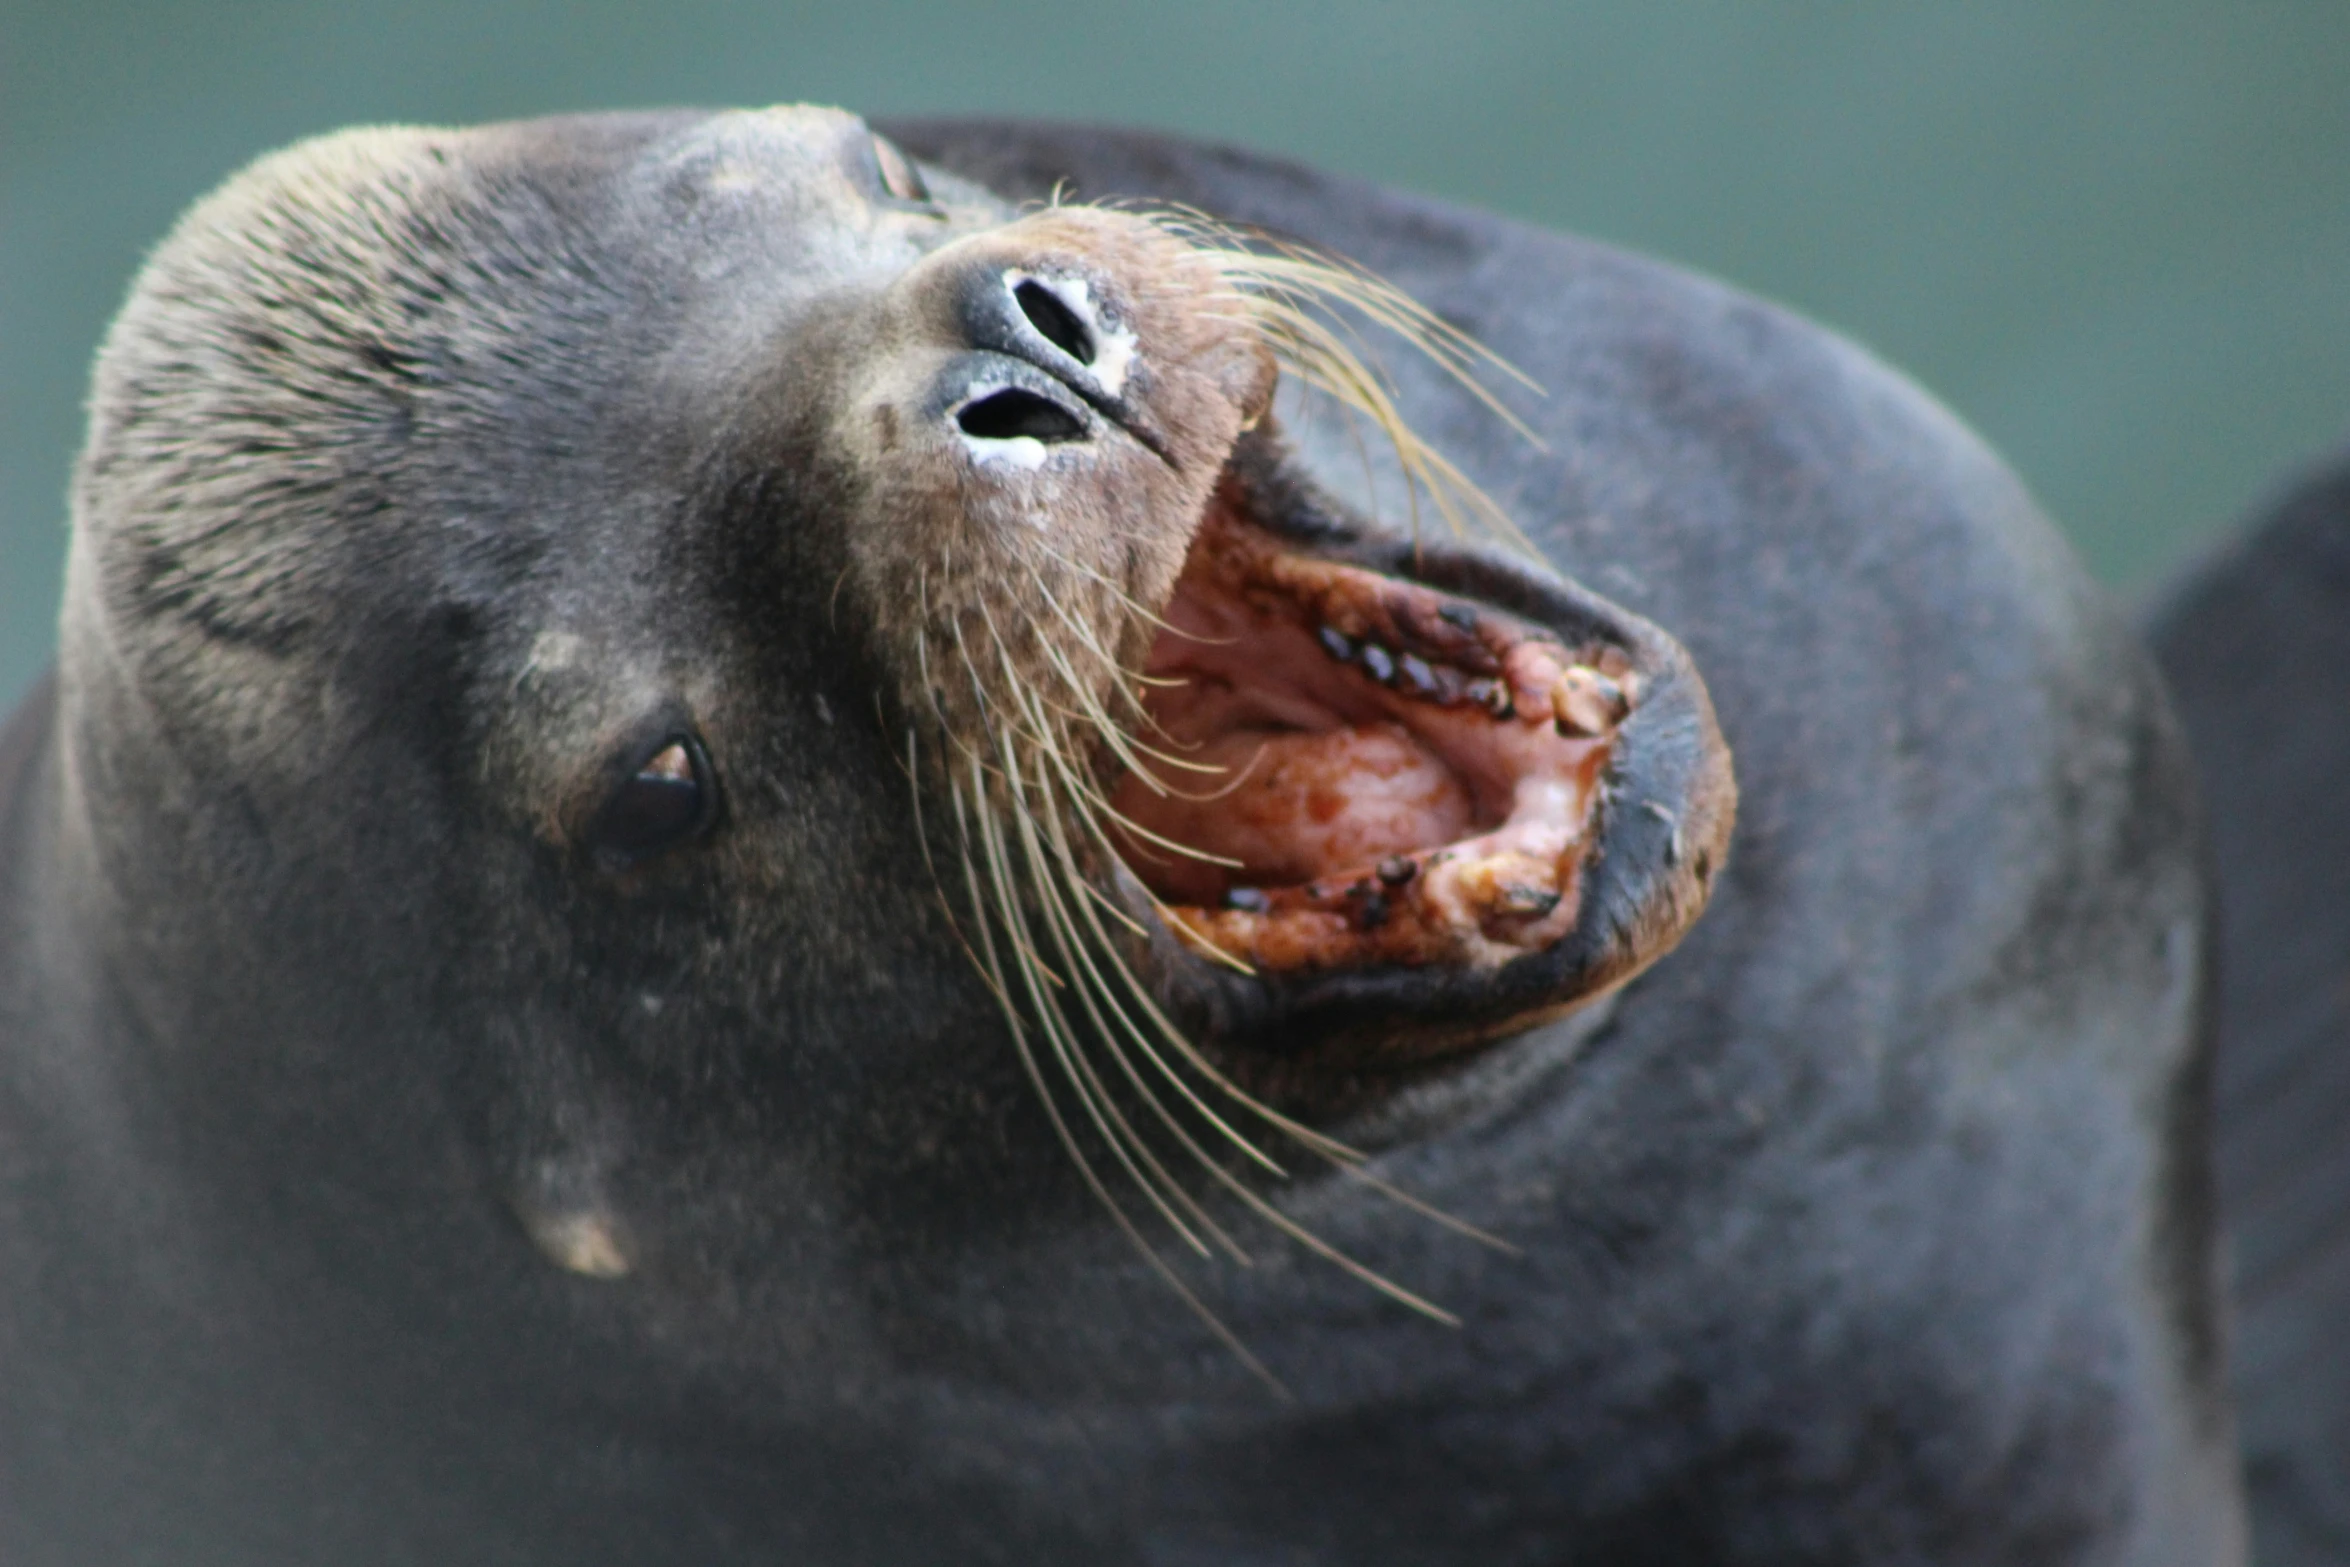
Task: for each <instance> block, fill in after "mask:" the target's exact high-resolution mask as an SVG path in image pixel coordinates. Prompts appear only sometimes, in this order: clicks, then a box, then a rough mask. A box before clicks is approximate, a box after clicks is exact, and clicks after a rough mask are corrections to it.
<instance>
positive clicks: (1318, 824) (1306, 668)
mask: <svg viewBox="0 0 2350 1567" xmlns="http://www.w3.org/2000/svg"><path fill="white" fill-rule="evenodd" d="M1162 619H1163V621H1164V625H1163V627H1162V629H1161V630H1160V631H1159V633H1158V636H1157V638H1156V640H1155V642H1154V644H1153V646H1152V648H1151V651H1150V655H1149V658H1148V662H1147V664H1146V667H1145V675H1146V681H1145V684H1144V687H1143V690H1144V697H1143V704H1144V707H1145V709H1146V711H1147V714H1148V722H1147V724H1145V725H1144V726H1143V733H1142V734H1141V735H1140V736H1138V739H1139V740H1140V741H1141V742H1142V746H1141V747H1138V750H1141V751H1142V760H1141V762H1140V763H1139V765H1138V766H1137V767H1136V768H1134V769H1132V770H1130V771H1128V772H1126V773H1124V774H1123V775H1122V776H1120V777H1119V778H1118V780H1117V781H1116V783H1115V784H1114V786H1113V789H1112V792H1111V804H1112V806H1113V807H1114V809H1115V810H1116V812H1117V813H1118V816H1119V817H1122V818H1123V823H1122V824H1121V825H1119V826H1118V827H1117V828H1116V831H1117V832H1118V833H1119V835H1120V839H1121V848H1122V851H1123V853H1124V856H1125V859H1126V862H1127V865H1128V867H1129V868H1130V869H1131V870H1132V871H1133V873H1134V875H1135V876H1136V877H1137V878H1138V879H1139V880H1140V881H1141V882H1142V883H1143V885H1144V886H1145V887H1147V888H1148V889H1149V890H1150V891H1151V893H1152V894H1153V895H1154V896H1155V897H1156V898H1157V899H1158V900H1160V903H1161V905H1162V912H1163V914H1164V915H1165V917H1166V918H1167V920H1168V923H1169V924H1170V926H1171V927H1173V928H1174V929H1175V931H1176V932H1177V934H1178V935H1180V936H1181V937H1183V938H1184V939H1186V940H1187V941H1188V942H1190V943H1191V944H1192V945H1193V946H1195V947H1198V948H1202V949H1211V950H1212V951H1214V952H1217V953H1221V954H1222V955H1223V956H1225V957H1227V958H1230V959H1233V960H1237V961H1238V962H1240V963H1243V964H1245V965H1247V966H1248V967H1250V968H1253V969H1256V970H1258V971H1260V972H1272V973H1302V972H1309V971H1322V972H1327V971H1331V970H1340V969H1352V968H1362V967H1370V966H1374V965H1398V966H1424V965H1431V964H1453V965H1460V964H1465V965H1469V966H1472V967H1495V966H1498V965H1500V964H1502V963H1506V962H1508V961H1509V960H1511V959H1513V958H1516V957H1520V956H1523V955H1525V954H1527V953H1530V952H1535V951H1540V950H1542V949H1544V948H1547V947H1550V946H1553V945H1555V944H1556V943H1558V942H1559V941H1560V940H1562V939H1563V938H1564V937H1566V936H1567V935H1568V934H1569V933H1570V932H1571V931H1572V930H1573V929H1574V927H1575V923H1576V918H1577V913H1578V909H1579V905H1580V897H1579V893H1580V890H1581V882H1582V871H1583V867H1584V864H1585V861H1586V859H1587V857H1588V855H1589V853H1590V850H1591V847H1592V843H1593V840H1594V834H1595V830H1596V823H1595V816H1596V813H1597V808H1598V805H1599V801H1600V796H1601V786H1602V780H1603V778H1604V777H1605V776H1606V774H1607V771H1608V764H1609V761H1610V758H1611V756H1612V755H1613V753H1614V751H1615V748H1616V743H1617V732H1618V730H1619V728H1620V726H1621V725H1622V724H1623V722H1624V721H1625V719H1626V718H1627V717H1628V716H1629V714H1630V712H1631V710H1632V707H1633V705H1634V704H1635V703H1636V702H1637V701H1638V700H1639V691H1638V685H1637V681H1636V678H1635V675H1634V671H1633V668H1632V662H1631V659H1630V658H1629V656H1628V655H1627V654H1626V653H1625V651H1624V650H1623V649H1621V648H1618V647H1616V646H1613V645H1611V644H1605V643H1599V644H1593V645H1589V646H1569V645H1567V644H1566V643H1564V642H1562V641H1561V640H1560V639H1559V638H1558V637H1557V636H1556V635H1554V634H1553V633H1551V632H1549V631H1547V630H1545V629H1543V628H1541V627H1539V626H1536V625H1534V624H1532V623H1530V622H1528V621H1526V620H1523V619H1521V618H1519V617H1517V616H1514V615H1512V614H1510V613H1508V612H1506V611H1504V610H1501V609H1498V608H1495V607H1493V606H1491V605H1488V604H1483V603H1479V602H1477V601H1474V600H1470V599H1465V598H1460V597H1456V596H1454V595H1451V594H1448V593H1445V592H1441V591H1438V590H1436V589H1434V588H1431V587H1427V586H1423V585H1421V584H1419V583H1416V582H1413V581H1410V580H1408V579H1406V578H1404V577H1401V576H1396V575H1389V574H1385V573H1382V572H1378V571H1373V570H1369V569H1366V568H1364V567H1361V566H1355V565H1350V564H1346V563H1343V562H1340V561H1336V560H1332V559H1329V558H1326V557H1323V556H1320V555H1313V554H1307V553H1302V552H1300V551H1299V550H1298V549H1296V548H1295V547H1293V546H1292V545H1290V544H1288V543H1286V542H1285V541H1284V540H1283V539H1282V538H1280V537H1279V536H1277V535H1276V534H1275V533H1274V532H1273V531H1272V530H1271V529H1269V528H1267V527H1265V526H1264V525H1262V524H1261V523H1259V522H1257V521H1256V520H1255V519H1254V518H1253V517H1252V516H1251V515H1250V513H1249V510H1248V507H1247V505H1246V503H1245V499H1244V494H1243V491H1242V490H1241V488H1240V487H1239V486H1237V485H1235V484H1233V483H1232V482H1230V481H1229V480H1228V481H1227V482H1226V483H1225V484H1224V485H1223V486H1221V487H1220V488H1219V490H1218V493H1217V496H1216V499H1215V500H1214V501H1213V502H1212V503H1211V505H1210V507H1209V509H1208V512H1207V515H1206V517H1205V518H1204V520H1203V522H1202V524H1201V526H1200V529H1199V532H1198V534H1197V536H1196V537H1195V538H1194V540H1193V543H1192V546H1191V551H1190V555H1189V557H1188V559H1187V562H1186V564H1185V567H1184V571H1183V574H1182V576H1181V578H1180V580H1179V582H1178V584H1177V586H1176V589H1175V593H1174V596H1173V598H1172V600H1171V601H1170V602H1169V604H1168V605H1167V607H1166V609H1165V610H1164V611H1163V613H1162ZM1143 748H1148V749H1147V750H1144V749H1143Z"/></svg>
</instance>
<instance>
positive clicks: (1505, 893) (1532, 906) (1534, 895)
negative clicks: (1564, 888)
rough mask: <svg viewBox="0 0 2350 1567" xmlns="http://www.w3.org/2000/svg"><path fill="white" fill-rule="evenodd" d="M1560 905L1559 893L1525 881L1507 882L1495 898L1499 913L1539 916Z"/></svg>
mask: <svg viewBox="0 0 2350 1567" xmlns="http://www.w3.org/2000/svg"><path fill="white" fill-rule="evenodd" d="M1558 906H1559V895H1558V894H1557V893H1555V892H1553V891H1551V890H1550V889H1549V888H1548V887H1529V886H1527V885H1526V884H1525V883H1524V882H1515V881H1513V882H1505V883H1503V885H1502V887H1501V892H1500V896H1499V897H1497V898H1495V899H1494V900H1493V908H1494V912H1495V913H1497V914H1531V915H1534V916H1536V917H1537V918H1539V917H1540V916H1542V915H1545V914H1548V913H1549V912H1550V911H1551V910H1552V909H1555V908H1557V907H1558Z"/></svg>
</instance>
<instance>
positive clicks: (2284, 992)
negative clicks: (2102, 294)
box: [2149, 452, 2350, 1567]
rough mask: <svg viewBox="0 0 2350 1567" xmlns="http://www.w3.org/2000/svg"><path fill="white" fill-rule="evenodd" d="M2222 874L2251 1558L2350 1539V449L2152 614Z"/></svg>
mask: <svg viewBox="0 0 2350 1567" xmlns="http://www.w3.org/2000/svg"><path fill="white" fill-rule="evenodd" d="M2149 630H2150V632H2151V634H2152V640H2153V643H2154V649H2155V655H2156V657H2157V658H2158V659H2159V660H2160V661H2161V663H2162V667H2163V671H2164V673H2165V674H2167V675H2168V676H2169V677H2170V682H2171V686H2172V689H2173V690H2174V691H2176V692H2177V694H2178V706H2179V713H2180V717H2181V718H2182V720H2183V721H2184V722H2185V724H2186V728H2187V736H2188V739H2189V741H2190V743H2191V744H2192V745H2193V747H2194V751H2195V756H2196V760H2197V762H2198V763H2199V764H2200V770H2201V775H2202V780H2203V798H2204V802H2205V808H2206V811H2207V813H2208V815H2209V818H2210V824H2211V827H2210V832H2211V859H2212V864H2213V866H2214V867H2215V870H2216V874H2217V880H2218V888H2219V914H2220V919H2219V937H2220V962H2219V975H2220V984H2219V987H2218V999H2219V1049H2218V1057H2217V1063H2216V1069H2215V1074H2214V1076H2215V1081H2216V1094H2215V1098H2216V1108H2215V1114H2214V1118H2213V1120H2214V1126H2215V1129H2216V1133H2217V1146H2218V1176H2219V1195H2220V1209H2221V1213H2222V1215H2223V1216H2224V1218H2225V1221H2226V1229H2227V1232H2228V1238H2229V1240H2230V1242H2231V1245H2232V1248H2233V1252H2234V1288H2233V1289H2232V1291H2231V1292H2230V1294H2231V1299H2232V1302H2233V1304H2234V1307H2235V1343H2236V1352H2235V1356H2234V1368H2235V1370H2234V1386H2235V1392H2236V1404H2237V1408H2238V1411H2239V1424H2240V1429H2241V1431H2242V1433H2243V1450H2244V1471H2245V1480H2246V1486H2247V1490H2248V1493H2249V1497H2250V1502H2251V1514H2252V1538H2253V1546H2254V1559H2255V1560H2257V1561H2259V1562H2261V1563H2263V1564H2264V1567H2303V1564H2310V1567H2316V1564H2320V1563H2326V1562H2338V1561H2341V1560H2343V1559H2345V1557H2346V1556H2350V1354H2345V1353H2344V1349H2343V1337H2342V1327H2343V1324H2344V1323H2345V1322H2350V1141H2346V1140H2345V1139H2344V1138H2343V1136H2342V1128H2343V1126H2344V1125H2345V1124H2350V1054H2346V1053H2345V1051H2344V1048H2343V1046H2344V1043H2345V1041H2350V452H2343V453H2336V454H2335V455H2334V457H2333V458H2332V459H2331V460H2330V461H2328V462H2324V463H2321V464H2318V465H2316V466H2315V467H2314V468H2312V469H2311V471H2309V472H2308V473H2306V474H2304V475H2302V476H2300V477H2299V479H2298V480H2297V481H2296V482H2294V483H2293V484H2291V485H2290V486H2288V487H2286V488H2285V489H2284V490H2283V491H2282V492H2281V493H2280V494H2279V495H2277V496H2276V497H2275V498H2274V499H2273V500H2272V501H2271V502H2270V503H2269V504H2268V505H2266V506H2264V507H2263V508H2262V509H2261V511H2260V513H2259V514H2258V515H2256V516H2255V517H2254V518H2253V519H2252V521H2251V523H2250V525H2249V526H2248V527H2246V528H2245V529H2244V530H2243V532H2242V534H2241V535H2240V536H2239V537H2237V538H2235V539H2232V540H2230V541H2229V542H2228V543H2226V544H2225V545H2223V546H2222V547H2221V548H2220V549H2218V550H2216V551H2214V552H2213V554H2212V555H2211V557H2210V558H2209V559H2207V560H2203V561H2199V562H2197V563H2196V565H2195V567H2194V569H2193V570H2192V571H2191V572H2189V573H2188V574H2187V575H2186V576H2185V577H2184V578H2183V579H2182V580H2181V581H2180V582H2179V583H2178V584H2177V585H2176V586H2175V587H2174V588H2173V589H2172V590H2171V591H2170V592H2169V593H2167V594H2166V595H2164V597H2163V599H2162V601H2161V602H2160V603H2159V604H2158V606H2157V608H2156V611H2155V613H2154V615H2153V616H2152V618H2151V624H2150V627H2149Z"/></svg>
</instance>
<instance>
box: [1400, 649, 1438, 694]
mask: <svg viewBox="0 0 2350 1567" xmlns="http://www.w3.org/2000/svg"><path fill="white" fill-rule="evenodd" d="M1396 667H1397V668H1398V669H1399V670H1401V671H1402V672H1403V683H1404V684H1405V685H1407V686H1409V687H1410V688H1411V689H1412V691H1413V693H1414V694H1415V695H1418V696H1434V695H1435V694H1436V672H1435V671H1434V670H1432V669H1430V668H1429V667H1428V664H1427V661H1426V660H1425V659H1422V658H1420V657H1418V656H1416V655H1414V654H1411V653H1406V654H1405V655H1404V656H1403V657H1402V658H1401V659H1399V660H1398V661H1397V663H1396Z"/></svg>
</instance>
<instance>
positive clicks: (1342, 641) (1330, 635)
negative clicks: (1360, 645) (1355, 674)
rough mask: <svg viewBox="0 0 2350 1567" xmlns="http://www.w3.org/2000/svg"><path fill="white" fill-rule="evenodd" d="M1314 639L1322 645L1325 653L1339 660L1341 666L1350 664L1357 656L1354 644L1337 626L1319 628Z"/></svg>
mask: <svg viewBox="0 0 2350 1567" xmlns="http://www.w3.org/2000/svg"><path fill="white" fill-rule="evenodd" d="M1314 638H1315V640H1316V641H1318V642H1320V643H1321V644H1322V651H1323V652H1325V653H1327V654H1329V655H1330V656H1331V657H1332V658H1335V659H1337V660H1338V661H1339V662H1340V663H1341V664H1344V663H1348V662H1351V661H1352V660H1353V658H1354V656H1355V645H1354V642H1353V640H1352V639H1350V638H1349V637H1348V636H1347V634H1346V633H1345V632H1343V631H1341V630H1339V629H1338V628H1337V627H1336V626H1322V627H1319V628H1317V629H1316V630H1315V632H1314Z"/></svg>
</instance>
